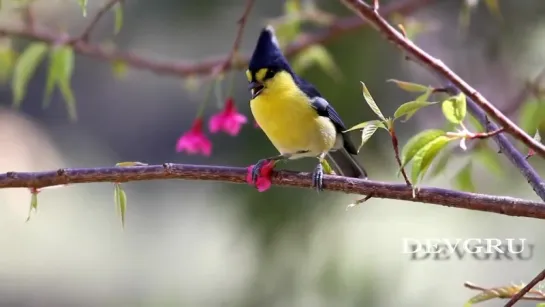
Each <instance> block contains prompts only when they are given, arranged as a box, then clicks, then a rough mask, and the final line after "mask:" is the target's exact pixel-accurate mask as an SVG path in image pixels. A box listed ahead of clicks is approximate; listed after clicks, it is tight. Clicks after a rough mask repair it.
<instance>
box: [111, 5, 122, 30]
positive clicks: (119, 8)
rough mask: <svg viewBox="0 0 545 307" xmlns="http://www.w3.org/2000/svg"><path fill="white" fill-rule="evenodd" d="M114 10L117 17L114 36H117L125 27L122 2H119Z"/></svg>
mask: <svg viewBox="0 0 545 307" xmlns="http://www.w3.org/2000/svg"><path fill="white" fill-rule="evenodd" d="M113 10H114V16H115V21H114V34H115V35H117V34H118V33H119V31H121V27H122V26H123V6H122V5H121V2H117V3H116V4H115V5H114V7H113Z"/></svg>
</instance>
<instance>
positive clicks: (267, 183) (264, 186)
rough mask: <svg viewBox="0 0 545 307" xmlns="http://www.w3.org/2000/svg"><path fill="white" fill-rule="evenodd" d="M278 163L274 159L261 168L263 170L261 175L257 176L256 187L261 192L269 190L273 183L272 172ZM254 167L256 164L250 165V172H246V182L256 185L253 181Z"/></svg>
mask: <svg viewBox="0 0 545 307" xmlns="http://www.w3.org/2000/svg"><path fill="white" fill-rule="evenodd" d="M275 164H276V163H275V162H274V161H269V162H267V163H266V164H265V165H263V167H262V168H261V171H260V172H259V177H257V180H256V183H255V187H256V188H257V190H258V191H259V192H264V191H266V190H268V189H269V188H270V187H271V185H272V183H271V174H272V171H273V169H274V165H275ZM253 169H254V165H250V166H248V173H247V174H246V182H247V183H248V184H249V185H254V183H253V182H252V171H253Z"/></svg>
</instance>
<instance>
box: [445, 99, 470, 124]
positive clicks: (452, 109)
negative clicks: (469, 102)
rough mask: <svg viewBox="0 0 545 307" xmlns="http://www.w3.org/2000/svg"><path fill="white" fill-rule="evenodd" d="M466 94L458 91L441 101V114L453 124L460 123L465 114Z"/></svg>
mask: <svg viewBox="0 0 545 307" xmlns="http://www.w3.org/2000/svg"><path fill="white" fill-rule="evenodd" d="M466 113H467V110H466V96H465V95H464V93H460V94H458V95H456V96H452V97H449V98H448V99H447V100H445V101H443V114H444V115H445V117H446V119H447V120H448V121H450V122H451V123H453V124H460V123H461V122H463V121H464V118H465V116H466Z"/></svg>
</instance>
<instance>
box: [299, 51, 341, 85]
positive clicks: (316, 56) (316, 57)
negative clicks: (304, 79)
mask: <svg viewBox="0 0 545 307" xmlns="http://www.w3.org/2000/svg"><path fill="white" fill-rule="evenodd" d="M314 65H317V66H318V67H320V69H322V70H323V71H324V72H325V73H326V74H328V75H329V76H330V77H332V78H334V79H339V78H341V72H340V70H339V68H338V67H337V64H336V63H335V60H333V57H332V56H331V54H330V53H329V51H327V49H326V48H325V47H324V46H322V45H312V46H310V47H308V48H306V49H305V50H303V51H301V52H300V53H299V54H298V55H297V56H296V57H295V59H294V60H293V61H292V67H293V69H294V70H295V71H296V72H297V73H299V74H301V73H303V72H304V71H305V70H307V69H309V68H310V67H312V66H314Z"/></svg>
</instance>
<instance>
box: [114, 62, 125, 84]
mask: <svg viewBox="0 0 545 307" xmlns="http://www.w3.org/2000/svg"><path fill="white" fill-rule="evenodd" d="M112 71H113V73H114V76H115V77H116V78H119V79H123V78H125V76H126V75H127V71H128V66H127V63H125V62H124V61H122V60H114V61H113V62H112Z"/></svg>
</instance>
